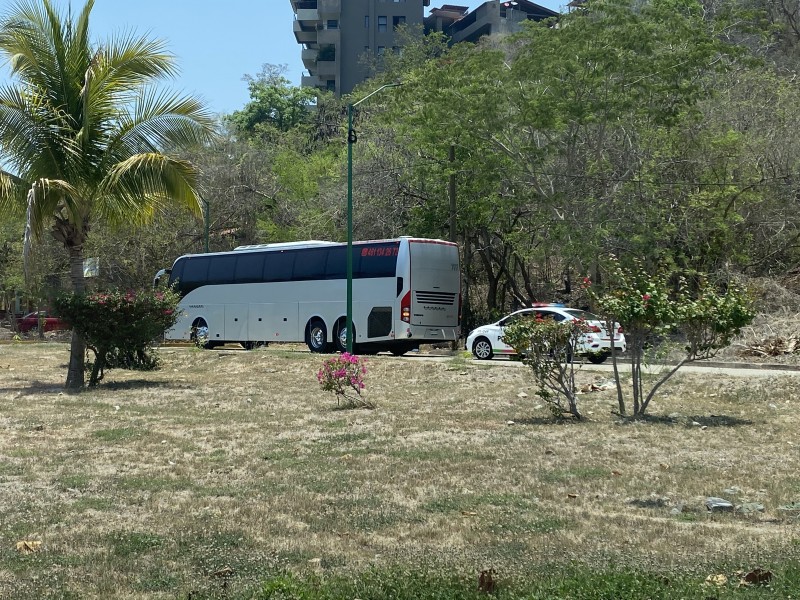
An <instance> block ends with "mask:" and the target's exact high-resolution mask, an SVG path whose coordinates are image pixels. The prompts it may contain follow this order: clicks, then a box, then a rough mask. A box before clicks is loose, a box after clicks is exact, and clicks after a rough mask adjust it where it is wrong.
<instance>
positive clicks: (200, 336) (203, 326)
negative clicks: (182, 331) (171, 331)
mask: <svg viewBox="0 0 800 600" xmlns="http://www.w3.org/2000/svg"><path fill="white" fill-rule="evenodd" d="M189 339H190V340H191V342H192V343H193V344H194V345H195V346H197V347H198V348H204V349H206V350H208V349H210V348H212V347H213V346H212V345H211V343H210V342H209V341H208V324H207V323H206V322H205V320H204V319H195V322H194V323H192V330H191V333H190V334H189Z"/></svg>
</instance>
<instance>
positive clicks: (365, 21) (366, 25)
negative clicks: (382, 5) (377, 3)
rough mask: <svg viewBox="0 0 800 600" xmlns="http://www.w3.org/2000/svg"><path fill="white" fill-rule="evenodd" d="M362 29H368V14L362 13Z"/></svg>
mask: <svg viewBox="0 0 800 600" xmlns="http://www.w3.org/2000/svg"><path fill="white" fill-rule="evenodd" d="M364 29H369V15H364Z"/></svg>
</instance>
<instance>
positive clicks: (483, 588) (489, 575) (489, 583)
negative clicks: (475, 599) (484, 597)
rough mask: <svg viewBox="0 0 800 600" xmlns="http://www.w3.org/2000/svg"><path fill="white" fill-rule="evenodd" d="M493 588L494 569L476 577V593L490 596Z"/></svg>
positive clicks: (482, 572)
mask: <svg viewBox="0 0 800 600" xmlns="http://www.w3.org/2000/svg"><path fill="white" fill-rule="evenodd" d="M494 587H495V581H494V569H489V570H488V571H481V574H480V575H479V576H478V591H479V592H484V593H486V594H491V593H493V592H494Z"/></svg>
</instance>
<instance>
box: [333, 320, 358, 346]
mask: <svg viewBox="0 0 800 600" xmlns="http://www.w3.org/2000/svg"><path fill="white" fill-rule="evenodd" d="M355 332H356V328H355V327H353V335H354V337H353V340H355ZM333 345H334V347H335V348H336V351H337V352H347V323H346V322H344V321H342V322H340V323H339V324H338V325H337V326H336V331H335V335H334V338H333ZM355 348H356V345H355V341H354V343H353V352H354V353H355Z"/></svg>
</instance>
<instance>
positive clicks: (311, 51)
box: [300, 48, 319, 69]
mask: <svg viewBox="0 0 800 600" xmlns="http://www.w3.org/2000/svg"><path fill="white" fill-rule="evenodd" d="M318 56H319V50H318V49H317V48H303V50H302V51H301V52H300V58H302V59H303V66H304V67H305V68H306V69H313V68H314V66H315V65H316V64H317V57H318Z"/></svg>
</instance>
